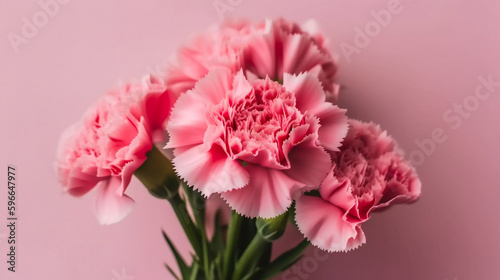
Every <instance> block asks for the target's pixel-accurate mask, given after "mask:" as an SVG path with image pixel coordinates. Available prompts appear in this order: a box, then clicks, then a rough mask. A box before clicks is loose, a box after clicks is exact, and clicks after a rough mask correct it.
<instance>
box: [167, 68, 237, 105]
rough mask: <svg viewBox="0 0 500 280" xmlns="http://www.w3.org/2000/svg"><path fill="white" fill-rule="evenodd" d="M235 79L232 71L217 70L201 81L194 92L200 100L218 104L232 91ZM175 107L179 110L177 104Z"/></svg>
mask: <svg viewBox="0 0 500 280" xmlns="http://www.w3.org/2000/svg"><path fill="white" fill-rule="evenodd" d="M233 79H234V74H233V73H232V72H231V70H229V69H226V68H217V69H214V70H212V71H210V72H209V73H208V74H207V75H206V76H205V77H204V78H203V79H201V80H199V81H198V82H197V83H196V85H195V87H194V89H193V91H194V92H196V93H197V98H198V99H201V100H202V101H204V102H207V103H208V104H210V105H214V104H218V103H219V102H220V101H221V100H222V99H223V98H224V97H225V96H226V95H227V93H228V92H229V91H230V90H231V89H232V85H233ZM175 107H176V108H177V104H176V106H175ZM174 110H175V109H174Z"/></svg>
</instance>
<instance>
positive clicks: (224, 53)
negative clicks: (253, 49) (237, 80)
mask: <svg viewBox="0 0 500 280" xmlns="http://www.w3.org/2000/svg"><path fill="white" fill-rule="evenodd" d="M253 32H255V30H254V27H253V26H252V25H251V24H250V23H248V22H246V21H241V22H229V21H228V22H225V23H223V24H221V25H220V26H212V27H211V28H209V29H208V30H207V31H205V32H203V33H201V34H199V35H198V36H196V37H195V38H193V40H192V41H191V42H190V43H189V44H188V45H187V46H184V47H182V48H181V49H180V50H179V51H178V52H177V55H176V57H175V61H173V62H172V63H171V65H170V67H169V68H168V69H167V75H166V83H167V85H168V87H169V88H171V90H172V92H173V94H174V95H175V96H179V95H180V94H181V93H184V92H186V91H188V90H190V89H192V88H193V87H194V85H195V84H196V82H197V81H198V80H200V79H201V78H203V77H204V76H205V75H206V74H207V73H208V72H209V71H210V70H212V69H214V68H216V67H225V68H228V69H230V70H232V71H233V72H234V73H236V72H237V71H239V70H240V69H241V68H242V67H244V49H245V47H246V44H247V43H248V39H249V35H250V34H252V33H253Z"/></svg>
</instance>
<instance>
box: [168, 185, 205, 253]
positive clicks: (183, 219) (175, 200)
mask: <svg viewBox="0 0 500 280" xmlns="http://www.w3.org/2000/svg"><path fill="white" fill-rule="evenodd" d="M168 201H169V202H170V205H172V208H173V209H174V212H175V215H176V216H177V219H178V220H179V222H180V224H181V226H182V229H184V232H185V233H186V236H187V238H188V240H189V242H191V246H193V250H194V252H195V254H196V255H197V256H202V252H203V250H202V246H201V244H200V238H201V236H200V235H199V232H198V229H197V228H196V226H195V224H194V223H193V221H192V220H191V217H189V213H188V211H187V208H186V204H185V202H184V201H183V200H182V199H181V197H180V196H179V195H178V194H177V195H175V196H174V197H172V198H170V199H169V200H168Z"/></svg>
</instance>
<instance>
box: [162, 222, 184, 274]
mask: <svg viewBox="0 0 500 280" xmlns="http://www.w3.org/2000/svg"><path fill="white" fill-rule="evenodd" d="M162 233H163V237H164V238H165V240H166V241H167V243H168V246H169V247H170V250H172V253H173V254H174V257H175V260H176V261H177V265H178V266H179V270H180V271H181V275H182V279H188V276H189V274H190V271H189V267H188V266H187V265H186V262H185V261H184V259H183V258H182V256H181V255H180V254H179V251H177V248H175V245H174V243H172V241H171V240H170V238H168V236H167V234H166V233H165V231H162Z"/></svg>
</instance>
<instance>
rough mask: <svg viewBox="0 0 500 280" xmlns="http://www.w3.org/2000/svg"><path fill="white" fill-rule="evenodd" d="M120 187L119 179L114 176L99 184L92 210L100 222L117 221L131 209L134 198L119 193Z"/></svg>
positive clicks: (104, 223) (109, 222)
mask: <svg viewBox="0 0 500 280" xmlns="http://www.w3.org/2000/svg"><path fill="white" fill-rule="evenodd" d="M120 187H121V181H120V179H118V178H116V177H113V178H111V179H110V180H107V181H103V182H102V183H101V184H100V186H99V192H98V194H97V196H96V199H95V204H94V206H95V207H94V210H95V211H94V212H95V214H96V216H97V220H98V221H99V223H100V224H102V225H109V224H113V223H117V222H119V221H121V220H123V218H125V217H126V216H127V215H128V214H129V213H130V212H131V211H132V207H133V205H134V200H133V199H132V198H130V197H129V196H127V195H125V194H121V191H120Z"/></svg>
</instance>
